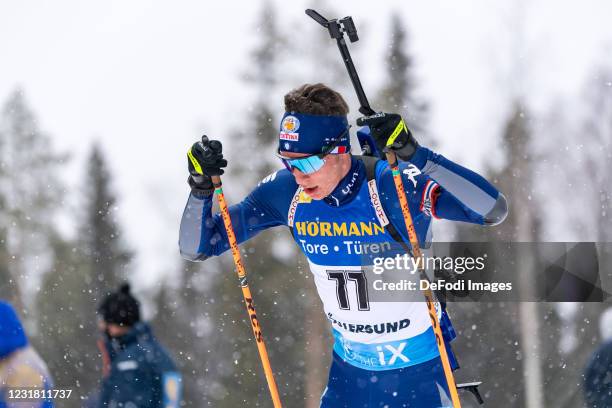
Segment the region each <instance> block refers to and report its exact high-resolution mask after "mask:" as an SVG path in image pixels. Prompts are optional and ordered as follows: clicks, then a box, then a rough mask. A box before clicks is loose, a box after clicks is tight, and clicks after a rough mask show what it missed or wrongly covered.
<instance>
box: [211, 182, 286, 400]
mask: <svg viewBox="0 0 612 408" xmlns="http://www.w3.org/2000/svg"><path fill="white" fill-rule="evenodd" d="M211 179H212V182H213V185H214V187H215V194H216V195H217V198H218V200H219V208H220V210H221V218H223V224H224V225H225V231H226V232H227V238H228V240H229V244H230V249H231V250H232V256H233V257H234V264H235V265H236V272H237V273H238V280H239V282H240V287H241V288H242V296H243V297H244V303H245V305H246V308H247V312H248V314H249V321H250V322H251V328H252V329H253V335H254V336H255V341H256V342H257V350H258V351H259V357H260V358H261V364H262V365H263V369H264V373H265V374H266V381H267V382H268V388H269V389H270V395H271V397H272V402H273V404H274V408H281V407H282V405H281V400H280V396H279V394H278V388H277V387H276V381H274V373H273V372H272V366H271V365H270V359H269V358H268V351H267V350H266V345H265V343H264V339H263V335H262V333H261V326H260V325H259V320H258V319H257V313H256V312H255V305H254V304H253V296H251V289H250V288H249V283H248V282H247V277H246V270H245V268H244V263H243V262H242V256H241V255H240V250H239V249H238V241H236V234H234V227H232V220H231V218H230V213H229V209H228V208H227V202H226V201H225V196H224V195H223V187H222V184H221V177H219V176H212V177H211Z"/></svg>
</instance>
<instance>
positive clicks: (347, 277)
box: [327, 270, 370, 310]
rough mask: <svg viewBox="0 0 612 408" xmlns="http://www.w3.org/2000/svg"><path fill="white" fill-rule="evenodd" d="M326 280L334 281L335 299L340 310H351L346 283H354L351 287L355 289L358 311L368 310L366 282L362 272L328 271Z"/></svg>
mask: <svg viewBox="0 0 612 408" xmlns="http://www.w3.org/2000/svg"><path fill="white" fill-rule="evenodd" d="M327 279H329V280H335V281H336V297H337V298H338V305H339V306H340V309H342V310H349V309H350V308H351V305H350V302H349V296H348V288H347V283H348V282H354V285H351V286H354V287H355V293H356V295H357V308H358V310H370V302H369V301H368V281H367V280H366V276H365V273H364V272H363V271H345V270H328V271H327Z"/></svg>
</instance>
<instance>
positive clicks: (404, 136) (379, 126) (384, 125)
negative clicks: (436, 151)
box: [357, 112, 419, 161]
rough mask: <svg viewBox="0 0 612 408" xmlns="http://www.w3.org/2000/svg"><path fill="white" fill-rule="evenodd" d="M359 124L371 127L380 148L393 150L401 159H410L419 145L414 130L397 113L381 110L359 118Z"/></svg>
mask: <svg viewBox="0 0 612 408" xmlns="http://www.w3.org/2000/svg"><path fill="white" fill-rule="evenodd" d="M357 125H358V126H368V127H369V128H370V132H372V136H373V137H374V141H375V142H376V147H377V148H378V150H380V151H381V152H383V153H386V152H388V151H389V150H392V151H393V152H395V154H396V155H397V156H398V157H399V158H400V159H401V160H404V161H408V160H410V159H411V158H412V156H413V155H414V153H415V152H416V150H417V148H418V147H419V144H418V143H417V141H416V140H415V139H414V137H413V136H412V132H411V131H410V129H408V126H406V123H405V122H404V120H403V119H402V117H401V116H400V115H398V114H397V113H384V112H379V113H376V114H374V115H371V116H363V117H361V118H358V119H357Z"/></svg>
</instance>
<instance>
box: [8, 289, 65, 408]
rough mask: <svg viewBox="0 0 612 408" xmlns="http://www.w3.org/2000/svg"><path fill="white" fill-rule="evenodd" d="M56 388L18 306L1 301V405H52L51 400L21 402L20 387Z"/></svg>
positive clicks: (40, 407) (33, 407)
mask: <svg viewBox="0 0 612 408" xmlns="http://www.w3.org/2000/svg"><path fill="white" fill-rule="evenodd" d="M52 387H53V381H52V380H51V376H50V375H49V371H48V370H47V366H46V364H45V362H44V361H43V360H42V359H41V358H40V356H39V355H38V353H37V352H36V350H34V348H32V346H30V344H29V343H28V338H27V336H26V334H25V331H24V330H23V326H22V325H21V322H20V321H19V317H17V313H15V309H13V307H12V306H11V305H10V304H8V303H6V302H3V301H0V408H18V407H26V406H27V407H28V408H52V407H53V406H54V405H53V402H52V401H51V400H46V399H38V400H30V399H28V400H27V402H25V401H19V399H18V398H19V395H17V394H15V392H16V391H18V390H25V389H38V390H45V391H47V390H50V389H51V388H52ZM11 394H13V395H11Z"/></svg>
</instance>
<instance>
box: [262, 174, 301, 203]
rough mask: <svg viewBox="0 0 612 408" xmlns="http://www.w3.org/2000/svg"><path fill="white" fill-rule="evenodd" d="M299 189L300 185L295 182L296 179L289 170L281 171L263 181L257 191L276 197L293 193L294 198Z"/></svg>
mask: <svg viewBox="0 0 612 408" xmlns="http://www.w3.org/2000/svg"><path fill="white" fill-rule="evenodd" d="M297 188H298V185H297V183H296V182H295V177H293V174H291V173H290V172H289V170H287V169H281V170H277V171H275V172H274V173H271V174H269V175H267V176H266V177H264V178H263V179H261V181H260V182H259V183H258V184H257V187H256V188H255V191H257V190H259V191H262V192H265V193H268V194H270V193H272V194H275V195H284V194H287V193H291V196H293V194H295V190H297Z"/></svg>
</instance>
